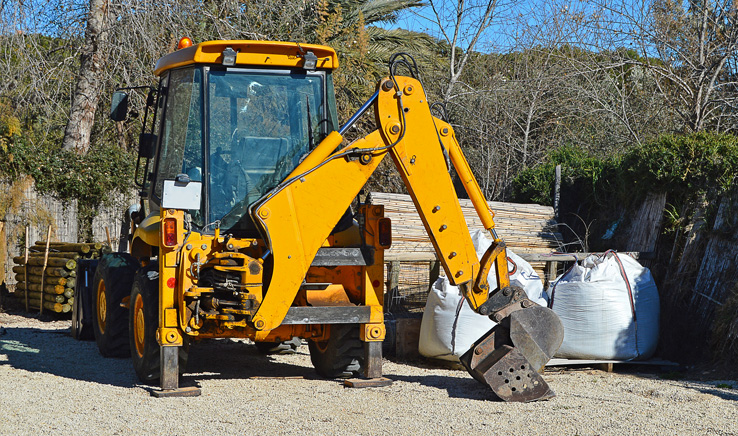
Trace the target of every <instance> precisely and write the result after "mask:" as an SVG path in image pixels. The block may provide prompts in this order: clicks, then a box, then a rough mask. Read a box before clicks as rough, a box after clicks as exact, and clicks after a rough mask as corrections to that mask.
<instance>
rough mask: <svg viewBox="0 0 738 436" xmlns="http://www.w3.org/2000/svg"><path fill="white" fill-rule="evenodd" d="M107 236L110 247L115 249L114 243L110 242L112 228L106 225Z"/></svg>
mask: <svg viewBox="0 0 738 436" xmlns="http://www.w3.org/2000/svg"><path fill="white" fill-rule="evenodd" d="M105 236H107V238H108V247H110V249H111V250H112V249H113V243H112V242H110V230H108V226H105Z"/></svg>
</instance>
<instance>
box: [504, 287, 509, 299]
mask: <svg viewBox="0 0 738 436" xmlns="http://www.w3.org/2000/svg"><path fill="white" fill-rule="evenodd" d="M502 295H504V296H506V297H509V296H510V288H505V289H503V290H502Z"/></svg>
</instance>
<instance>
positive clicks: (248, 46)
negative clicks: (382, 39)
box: [154, 40, 338, 76]
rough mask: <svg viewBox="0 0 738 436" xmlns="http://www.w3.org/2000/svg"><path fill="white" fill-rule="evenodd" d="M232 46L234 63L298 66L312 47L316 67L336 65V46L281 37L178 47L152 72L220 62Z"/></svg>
mask: <svg viewBox="0 0 738 436" xmlns="http://www.w3.org/2000/svg"><path fill="white" fill-rule="evenodd" d="M227 47H231V48H232V49H233V50H236V51H237V52H238V55H237V57H236V65H240V66H260V67H288V68H297V67H301V66H302V63H303V58H302V56H303V55H304V54H305V53H307V52H308V51H312V52H313V53H314V54H315V56H317V57H318V62H317V68H319V69H331V70H332V69H335V68H338V57H337V56H336V52H335V50H333V49H332V48H330V47H327V46H324V45H316V44H298V43H295V42H280V41H248V40H229V41H207V42H201V43H200V44H197V45H193V46H192V47H188V48H184V49H181V50H177V51H175V52H172V53H169V54H168V55H166V56H164V57H162V58H161V59H159V61H158V62H157V63H156V67H155V68H154V74H156V75H157V76H159V75H161V74H162V73H163V72H164V71H167V70H170V69H172V68H177V67H183V66H186V65H192V64H220V63H222V61H223V55H222V53H223V50H225V49H226V48H227Z"/></svg>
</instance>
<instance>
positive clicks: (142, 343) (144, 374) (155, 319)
mask: <svg viewBox="0 0 738 436" xmlns="http://www.w3.org/2000/svg"><path fill="white" fill-rule="evenodd" d="M149 273H156V274H155V275H154V274H151V276H153V277H154V278H150V277H149ZM158 273H159V266H158V264H157V263H156V262H153V263H151V264H149V265H147V266H146V267H145V268H142V269H140V270H139V271H138V273H137V274H136V277H135V279H134V280H133V287H132V289H131V301H130V315H129V316H128V323H129V328H128V329H129V332H130V335H129V336H130V337H129V342H130V350H131V358H132V360H133V369H134V370H135V371H136V375H137V376H138V379H139V380H140V381H141V382H143V383H146V384H155V383H156V382H157V381H159V379H160V376H161V349H160V348H159V343H158V342H157V341H156V330H157V329H158V328H159V274H158ZM178 348H179V350H178V351H179V373H180V374H182V373H183V372H184V370H185V368H186V367H187V358H188V355H189V341H188V340H187V337H185V338H184V344H183V346H181V347H178Z"/></svg>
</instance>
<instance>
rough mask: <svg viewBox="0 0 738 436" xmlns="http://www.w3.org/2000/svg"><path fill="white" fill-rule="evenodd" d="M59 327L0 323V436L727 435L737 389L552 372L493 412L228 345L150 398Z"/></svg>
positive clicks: (452, 386)
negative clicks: (351, 382)
mask: <svg viewBox="0 0 738 436" xmlns="http://www.w3.org/2000/svg"><path fill="white" fill-rule="evenodd" d="M69 326H70V322H69V321H46V322H41V321H39V320H37V319H34V318H28V317H25V316H21V315H17V314H8V313H0V435H46V434H49V435H51V434H53V435H66V434H100V435H102V434H105V435H123V434H125V435H127V434H154V435H156V434H169V435H217V434H246V433H247V432H248V433H252V432H254V433H257V434H259V433H260V434H265V435H271V434H289V435H302V434H307V435H379V434H393V435H394V434H402V435H416V434H417V435H431V434H433V435H435V434H439V435H446V434H448V435H451V434H454V435H456V434H471V435H476V434H479V435H515V436H521V435H543V434H553V435H656V434H664V435H676V434H680V435H738V401H737V400H738V381H736V380H708V381H697V380H665V379H661V378H660V377H658V374H656V373H651V374H643V373H625V374H624V373H617V372H615V373H606V372H601V371H597V370H591V369H586V370H552V371H547V372H546V374H545V375H544V376H545V378H546V380H547V381H548V383H549V384H550V385H551V387H552V388H553V389H554V390H555V391H556V393H557V394H558V396H557V397H556V398H553V399H551V400H549V401H543V402H536V403H527V404H515V403H502V402H499V401H495V400H493V399H492V398H493V395H492V394H491V391H489V390H488V389H487V388H485V387H484V386H482V385H481V384H479V383H477V382H476V381H474V380H473V379H472V378H471V377H470V376H469V375H468V374H467V373H466V372H465V371H459V370H450V369H439V368H430V367H422V366H417V365H406V364H400V363H395V362H392V361H387V360H385V364H384V373H385V375H386V376H387V377H388V378H391V379H392V380H394V384H393V385H392V386H389V387H383V388H371V389H347V388H344V387H343V385H342V384H341V383H340V382H338V381H333V380H322V379H318V378H316V377H315V375H314V372H313V369H312V366H311V364H310V357H309V354H308V350H307V346H302V347H301V348H300V350H299V352H298V353H297V354H295V355H291V356H262V355H259V354H258V352H257V351H256V348H255V347H254V346H252V345H249V344H247V343H244V342H241V341H233V340H214V341H204V342H202V343H199V344H196V345H194V346H193V347H192V348H191V351H190V365H189V367H188V371H189V372H188V373H187V374H186V375H185V376H184V378H183V380H184V383H183V384H197V385H199V386H200V387H201V388H202V396H200V397H196V398H167V399H157V398H154V397H152V396H151V395H150V394H149V391H150V389H151V388H149V387H148V386H142V385H140V384H139V383H138V382H137V379H136V376H135V374H134V372H133V368H132V366H131V363H130V361H129V360H127V359H104V358H102V357H101V356H100V355H99V354H98V352H97V348H96V346H95V343H94V342H78V341H75V340H73V339H72V338H71V337H70V336H69V335H68V331H69ZM733 387H735V389H734V388H733Z"/></svg>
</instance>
